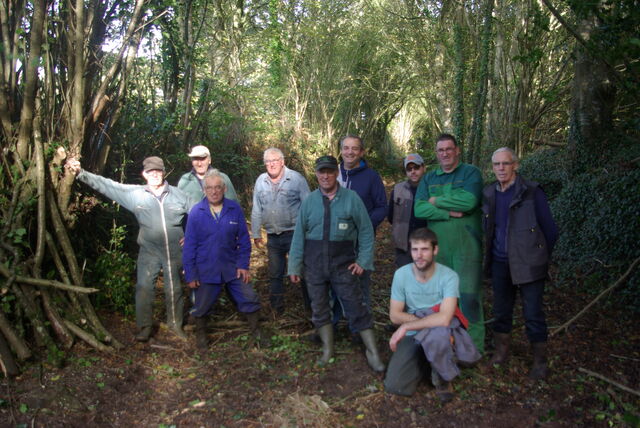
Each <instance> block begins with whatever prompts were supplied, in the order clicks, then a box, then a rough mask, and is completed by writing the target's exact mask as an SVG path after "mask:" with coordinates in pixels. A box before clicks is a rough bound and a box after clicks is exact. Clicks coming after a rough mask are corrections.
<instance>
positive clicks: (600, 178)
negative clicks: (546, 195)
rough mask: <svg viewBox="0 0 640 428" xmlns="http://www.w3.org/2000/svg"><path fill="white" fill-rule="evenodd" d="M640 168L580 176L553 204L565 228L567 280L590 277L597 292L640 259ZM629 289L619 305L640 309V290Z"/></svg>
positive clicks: (560, 247)
mask: <svg viewBox="0 0 640 428" xmlns="http://www.w3.org/2000/svg"><path fill="white" fill-rule="evenodd" d="M638 183H640V169H637V168H636V169H623V168H620V167H618V168H609V169H601V170H600V171H598V172H597V173H585V174H582V175H579V176H577V177H574V178H573V179H571V181H569V182H568V183H567V184H566V186H565V187H564V188H563V189H562V191H561V192H560V194H559V195H558V196H557V198H556V199H555V200H554V201H553V202H552V204H551V209H552V211H553V213H554V217H555V219H556V221H557V223H558V227H559V228H560V240H559V241H558V244H557V245H556V250H555V256H556V257H557V259H558V260H559V262H560V267H561V274H562V277H563V278H565V279H573V278H576V277H578V278H584V279H586V281H585V282H584V284H583V285H584V286H585V287H587V288H591V289H592V291H593V292H598V291H601V290H602V289H603V287H605V286H606V285H607V284H608V283H609V282H611V281H613V280H614V279H616V278H617V277H618V276H620V275H621V274H622V273H623V272H624V271H625V270H626V269H627V268H628V266H629V264H630V263H631V261H633V260H634V259H635V258H637V257H638V256H640V247H639V246H638V242H640V192H639V191H638ZM639 280H640V272H638V270H637V269H636V272H634V273H633V274H632V276H631V277H630V278H629V280H628V282H627V284H628V285H627V286H625V287H623V288H621V289H620V290H619V291H617V292H616V293H617V296H622V299H619V298H618V299H616V302H617V304H623V305H624V303H629V307H630V308H631V309H632V310H634V311H640V305H639V303H640V289H639V288H638V287H634V286H632V284H637V283H638V281H639Z"/></svg>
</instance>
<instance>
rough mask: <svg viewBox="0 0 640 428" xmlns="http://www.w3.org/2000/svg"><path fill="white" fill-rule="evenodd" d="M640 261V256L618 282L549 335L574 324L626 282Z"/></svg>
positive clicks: (553, 334)
mask: <svg viewBox="0 0 640 428" xmlns="http://www.w3.org/2000/svg"><path fill="white" fill-rule="evenodd" d="M638 263H640V257H638V258H637V259H635V260H634V261H633V263H631V266H629V269H627V271H626V272H625V273H624V274H623V275H622V276H621V277H620V278H618V280H617V281H616V282H614V283H613V284H612V285H610V286H609V287H607V289H606V290H604V291H603V292H602V293H600V294H598V296H597V297H596V298H595V299H593V300H592V301H591V302H590V303H589V304H588V305H587V306H585V307H584V308H582V310H581V311H580V312H578V313H577V315H575V316H574V317H573V318H571V319H570V320H569V321H567V322H565V323H564V324H562V325H561V326H560V327H558V328H557V329H555V330H553V331H552V332H551V333H549V336H555V335H556V334H558V333H560V332H561V331H562V330H566V329H567V327H569V326H570V325H571V324H573V322H574V321H575V320H577V319H578V318H580V317H581V316H582V315H583V314H584V313H585V312H587V311H588V310H589V309H590V308H591V307H592V306H593V305H595V304H596V303H597V302H598V300H600V299H601V298H602V297H603V296H604V295H606V294H607V293H609V292H610V291H611V290H613V289H614V288H616V287H617V286H618V285H620V284H622V283H623V282H624V280H625V279H627V277H628V276H629V275H630V274H631V272H632V271H633V269H634V268H635V267H636V266H637V265H638Z"/></svg>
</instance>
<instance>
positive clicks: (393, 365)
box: [384, 336, 430, 396]
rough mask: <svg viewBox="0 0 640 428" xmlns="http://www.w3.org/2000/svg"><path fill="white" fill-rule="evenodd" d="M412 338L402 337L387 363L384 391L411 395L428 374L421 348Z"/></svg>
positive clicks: (428, 366)
mask: <svg viewBox="0 0 640 428" xmlns="http://www.w3.org/2000/svg"><path fill="white" fill-rule="evenodd" d="M413 338H414V336H405V337H403V338H402V340H400V342H398V347H397V348H396V352H394V353H393V355H392V356H391V360H390V361H389V366H388V367H387V374H386V376H385V378H384V390H385V391H387V392H389V393H391V394H396V395H405V396H410V395H413V393H414V392H416V388H417V387H418V384H419V383H420V381H421V380H422V378H423V377H425V375H426V374H427V373H429V369H430V365H429V362H428V361H427V357H425V355H424V351H423V349H422V346H420V344H419V343H416V341H415V340H414V339H413Z"/></svg>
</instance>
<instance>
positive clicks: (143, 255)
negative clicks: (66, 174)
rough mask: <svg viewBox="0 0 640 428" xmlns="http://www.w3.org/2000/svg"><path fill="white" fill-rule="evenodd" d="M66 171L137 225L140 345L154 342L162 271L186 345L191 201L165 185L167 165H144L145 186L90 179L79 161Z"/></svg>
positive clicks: (174, 323)
mask: <svg viewBox="0 0 640 428" xmlns="http://www.w3.org/2000/svg"><path fill="white" fill-rule="evenodd" d="M66 168H67V169H69V170H70V171H71V172H72V173H74V174H75V175H76V177H77V178H78V180H80V181H82V182H83V183H85V184H86V185H88V186H89V187H91V188H93V189H94V190H95V191H97V192H99V193H102V194H103V195H104V196H106V197H107V198H109V199H112V200H114V201H115V202H117V203H119V204H120V205H122V206H123V207H124V208H126V209H127V210H129V211H131V212H132V213H133V214H134V215H135V217H136V220H138V225H139V226H140V231H139V233H138V245H139V246H140V252H139V253H138V261H137V266H136V268H137V276H138V280H137V282H136V325H137V327H138V333H137V334H136V336H135V338H136V340H137V341H139V342H146V341H148V340H149V338H150V337H151V332H152V326H153V300H154V297H155V285H156V280H157V278H158V274H159V273H160V270H161V269H162V272H163V282H164V294H165V303H166V308H167V324H168V325H169V328H170V329H171V330H172V331H173V332H174V333H175V334H176V336H178V337H180V338H181V339H186V338H187V337H186V335H185V334H184V331H183V330H182V315H183V306H184V299H183V296H182V284H181V282H180V270H181V269H182V248H181V246H180V240H181V239H182V238H183V236H184V232H183V229H182V224H183V220H184V219H185V217H186V216H187V213H188V212H189V208H191V206H192V205H193V202H192V201H191V198H189V196H188V195H186V194H185V193H183V192H182V191H180V190H179V189H178V188H176V187H173V186H170V185H169V184H168V183H167V182H166V181H165V180H164V171H165V169H164V162H163V161H162V159H160V158H159V157H157V156H151V157H148V158H146V159H145V160H144V161H143V162H142V176H143V177H144V179H145V181H146V185H135V184H121V183H118V182H115V181H113V180H109V179H108V178H104V177H101V176H99V175H95V174H92V173H90V172H87V171H85V170H83V169H82V167H81V165H80V161H78V160H77V159H75V158H70V159H69V160H68V161H67V163H66Z"/></svg>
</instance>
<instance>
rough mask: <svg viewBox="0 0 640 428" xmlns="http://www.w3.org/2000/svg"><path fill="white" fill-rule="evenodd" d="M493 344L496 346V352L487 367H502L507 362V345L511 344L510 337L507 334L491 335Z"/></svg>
mask: <svg viewBox="0 0 640 428" xmlns="http://www.w3.org/2000/svg"><path fill="white" fill-rule="evenodd" d="M493 342H494V344H495V345H496V350H495V352H494V353H493V355H492V356H491V359H490V360H489V367H490V368H491V367H493V365H494V364H497V365H499V366H500V365H502V364H504V363H505V362H507V358H509V343H510V342H511V335H510V334H509V333H496V332H494V333H493Z"/></svg>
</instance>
